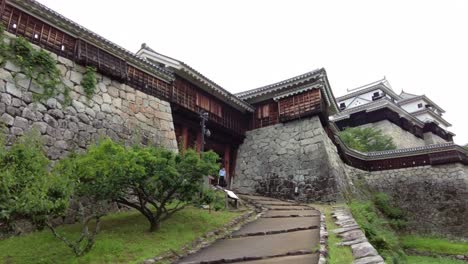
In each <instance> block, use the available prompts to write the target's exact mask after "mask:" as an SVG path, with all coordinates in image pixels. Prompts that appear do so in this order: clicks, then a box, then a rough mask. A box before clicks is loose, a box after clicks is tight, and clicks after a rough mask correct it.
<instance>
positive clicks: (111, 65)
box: [0, 0, 468, 236]
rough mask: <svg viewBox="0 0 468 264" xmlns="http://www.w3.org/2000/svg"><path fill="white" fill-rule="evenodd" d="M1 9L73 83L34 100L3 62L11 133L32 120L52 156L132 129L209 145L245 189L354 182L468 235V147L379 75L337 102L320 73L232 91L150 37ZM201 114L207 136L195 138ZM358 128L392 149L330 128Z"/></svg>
mask: <svg viewBox="0 0 468 264" xmlns="http://www.w3.org/2000/svg"><path fill="white" fill-rule="evenodd" d="M0 17H1V21H2V24H3V26H4V28H5V31H6V32H5V33H4V34H5V39H4V41H6V42H9V41H11V40H12V39H15V38H17V37H19V36H21V37H23V38H25V39H26V40H28V41H29V42H31V43H32V44H34V45H35V47H36V48H42V49H44V50H47V51H48V52H49V54H51V56H52V57H53V58H54V59H55V60H56V61H57V67H58V69H59V70H60V73H61V78H62V79H63V85H65V86H66V87H68V88H69V89H70V90H71V92H70V97H71V99H72V100H71V104H70V105H66V104H65V102H64V100H63V95H59V96H56V97H54V98H49V99H48V100H46V101H42V102H37V101H34V100H33V98H34V95H37V94H41V93H43V91H42V90H41V89H40V87H37V85H36V84H35V83H34V82H33V81H32V80H31V79H30V78H28V77H27V76H26V75H25V74H24V72H23V71H22V69H21V68H20V67H18V66H17V65H14V64H13V63H12V62H10V61H6V62H5V65H4V66H3V67H1V68H0V80H1V81H0V94H1V100H0V122H1V123H3V124H4V125H5V126H6V128H7V131H8V137H9V139H14V138H15V137H18V136H21V135H23V134H24V133H25V132H26V131H27V130H29V129H30V128H32V127H36V128H37V129H38V130H39V131H40V133H41V135H42V137H43V138H44V141H45V143H46V151H47V154H48V156H49V158H51V159H59V158H61V157H64V156H66V155H67V154H68V153H70V151H72V150H76V149H78V148H81V149H84V148H86V147H87V146H89V145H90V144H92V143H93V142H95V140H96V139H97V138H99V137H100V136H103V135H105V136H108V137H111V138H113V139H115V140H119V141H126V142H127V141H132V140H135V138H137V136H136V135H138V138H141V141H142V142H143V143H154V144H157V145H160V146H163V147H165V148H168V149H172V150H174V151H177V149H178V146H180V147H182V148H188V147H193V148H196V149H198V150H201V149H205V150H207V149H210V150H213V151H215V152H216V153H218V154H219V155H220V157H221V158H222V162H223V165H224V166H225V168H226V172H227V180H228V182H229V183H230V185H231V187H232V188H234V189H236V190H238V191H241V192H247V193H260V194H265V195H270V196H276V197H282V198H289V199H298V200H303V201H325V202H333V201H338V200H343V199H347V198H348V197H349V196H350V195H351V194H352V193H354V192H355V191H356V188H358V187H357V186H355V184H354V183H353V182H354V181H355V180H356V179H358V180H360V181H364V182H366V184H367V185H368V186H369V188H371V189H375V190H379V191H385V192H387V193H389V194H390V195H391V196H392V197H393V198H394V199H395V201H396V202H397V203H398V205H399V206H400V207H401V208H403V209H408V210H409V211H411V217H412V219H416V220H417V219H424V218H427V217H429V216H430V218H431V221H430V222H427V223H423V224H421V223H417V224H415V228H419V229H423V231H427V232H431V231H433V230H438V231H442V232H445V233H450V234H454V235H458V236H460V235H461V236H467V235H468V234H467V230H468V226H467V224H468V223H466V221H463V219H466V218H467V217H468V215H467V214H468V203H466V201H467V197H466V195H467V193H468V166H467V165H468V155H467V151H466V150H465V149H463V148H462V147H460V146H457V145H455V144H454V143H453V142H452V137H453V135H454V134H452V133H451V132H449V131H448V130H447V129H448V127H449V126H450V124H449V123H448V122H447V121H445V120H444V119H443V118H442V116H441V114H442V113H443V109H441V108H440V107H438V106H437V105H436V104H435V103H433V102H432V101H431V100H430V99H429V98H427V97H426V96H415V95H411V94H408V93H401V94H399V95H398V94H396V93H395V92H394V91H393V90H392V89H391V87H390V86H389V84H388V82H387V81H385V80H382V81H379V82H376V83H373V84H371V85H367V86H365V87H361V88H360V89H359V90H355V91H353V92H351V93H350V94H348V95H345V96H343V97H339V98H335V96H334V94H333V91H332V88H331V87H330V83H329V81H328V77H327V73H326V71H325V69H317V70H314V71H311V72H308V73H305V74H301V75H298V76H295V77H292V78H290V79H287V80H283V81H280V82H277V83H273V84H270V85H266V86H263V87H259V88H256V89H252V90H248V91H245V92H241V93H238V94H232V93H230V92H229V91H227V90H225V89H224V88H222V87H221V86H220V85H218V84H216V83H214V82H213V81H211V80H210V79H209V78H207V77H206V76H205V75H203V74H202V73H200V72H198V71H197V70H195V69H194V68H192V67H190V66H189V65H187V64H186V63H184V62H182V61H180V60H177V59H174V58H171V57H168V56H165V55H162V54H160V53H158V52H156V51H154V50H153V49H151V48H150V47H148V46H147V45H142V47H141V49H140V50H139V51H138V52H137V53H132V52H130V51H128V50H126V49H124V48H122V47H120V46H118V45H117V44H115V43H112V42H110V41H108V40H106V39H104V38H103V37H101V36H99V35H97V34H96V33H94V32H92V31H90V30H88V29H86V28H84V27H82V26H80V25H79V24H77V23H75V22H73V21H71V20H69V19H67V18H65V17H63V16H62V15H60V14H58V13H57V12H55V11H53V10H51V9H49V8H47V7H46V6H44V5H42V4H40V3H38V2H36V1H34V0H2V1H0ZM86 66H92V67H94V68H96V69H97V74H96V78H97V86H96V91H95V93H94V94H93V96H92V97H91V98H88V97H87V96H86V94H85V93H84V91H83V87H81V80H82V79H83V75H84V74H85V72H86V68H85V67H86ZM201 119H205V120H206V129H207V130H209V131H210V133H205V134H202V129H201V125H200V122H201ZM356 126H373V127H376V128H379V129H381V130H383V131H384V132H388V133H389V134H390V135H392V136H393V137H394V139H395V140H396V141H397V142H396V143H397V146H398V149H397V150H392V151H384V152H375V153H361V152H358V151H355V150H352V149H349V148H347V147H346V146H345V145H343V144H342V142H341V141H340V139H339V138H338V137H337V136H336V134H337V133H338V132H339V131H340V130H342V129H344V128H346V127H356ZM204 131H205V130H204ZM208 135H210V136H208ZM408 147H409V148H408ZM410 209H411V210H410Z"/></svg>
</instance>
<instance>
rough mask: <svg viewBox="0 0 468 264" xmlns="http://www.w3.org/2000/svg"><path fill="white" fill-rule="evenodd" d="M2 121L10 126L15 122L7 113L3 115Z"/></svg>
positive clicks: (0, 119)
mask: <svg viewBox="0 0 468 264" xmlns="http://www.w3.org/2000/svg"><path fill="white" fill-rule="evenodd" d="M0 121H1V122H2V123H4V124H6V125H8V126H12V125H13V123H14V122H15V118H14V117H12V116H11V115H9V114H7V113H3V114H2V116H1V117H0Z"/></svg>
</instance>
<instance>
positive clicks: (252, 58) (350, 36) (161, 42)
mask: <svg viewBox="0 0 468 264" xmlns="http://www.w3.org/2000/svg"><path fill="white" fill-rule="evenodd" d="M39 1H40V2H41V3H43V4H45V5H46V6H48V7H50V8H52V9H54V10H55V11H57V12H59V13H61V14H63V15H64V16H66V17H68V18H70V19H72V20H74V21H75V22H77V23H79V24H81V25H83V26H85V27H87V28H88V29H90V30H92V31H94V32H96V33H98V34H100V35H102V36H103V37H105V38H107V39H109V40H111V41H113V42H115V43H116V44H118V45H120V46H122V47H124V48H126V49H128V50H130V51H133V52H136V51H137V50H138V49H139V48H140V45H141V43H143V42H145V43H147V44H148V45H149V46H150V47H151V48H153V49H154V50H156V51H158V52H160V53H162V54H165V55H168V56H170V57H173V58H175V59H178V60H181V61H184V62H185V63H187V64H189V65H190V66H192V67H193V68H195V69H197V70H198V71H200V72H201V73H203V74H204V75H205V76H207V77H208V78H210V79H211V80H213V81H215V82H216V83H218V84H219V85H221V86H222V87H224V88H225V89H227V90H229V91H230V92H233V93H235V92H240V91H244V90H248V89H252V88H256V87H258V86H263V85H267V84H270V83H273V82H277V81H281V80H283V79H286V78H289V77H292V76H295V75H299V74H302V73H305V72H308V71H311V70H314V69H316V68H321V67H324V68H325V69H326V70H327V73H328V78H329V80H330V83H331V86H332V89H333V92H334V94H335V96H340V95H343V94H345V93H346V89H347V88H354V87H357V86H360V85H364V84H367V83H370V82H373V81H376V80H378V79H381V78H383V77H384V76H386V78H387V80H389V81H390V83H391V85H392V87H393V89H394V90H395V91H396V92H397V93H399V92H400V91H401V90H402V89H403V90H405V91H407V92H410V93H415V94H426V95H427V96H428V97H429V98H431V99H432V100H433V101H434V102H435V103H437V104H438V105H439V106H441V107H442V108H444V109H445V110H446V111H447V112H446V113H445V114H444V117H445V118H446V120H447V121H449V122H450V123H452V125H453V126H452V127H451V128H450V129H449V130H450V131H452V132H454V133H455V134H457V136H456V137H455V142H456V143H458V144H465V143H468V122H467V120H468V118H467V116H468V90H467V88H468V87H467V80H466V77H467V75H468V15H467V14H468V1H464V0H460V1H427V0H425V1H395V0H393V1H376V0H369V1H348V0H344V1H293V0H290V1H272V0H268V1H267V0H265V1H254V0H245V1H244V0H235V1H220V0H212V1H200V0H197V1H193V0H192V1H189V0H187V1H179V0H171V1H168V0H165V1H155V0H151V1H149V0H147V1H143V0H133V1H123V0H113V1H111V0H93V1H91V0H80V1H64V0H39Z"/></svg>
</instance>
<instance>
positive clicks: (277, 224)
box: [232, 216, 320, 237]
mask: <svg viewBox="0 0 468 264" xmlns="http://www.w3.org/2000/svg"><path fill="white" fill-rule="evenodd" d="M319 226H320V217H318V216H317V217H290V218H259V219H258V220H257V221H254V222H251V223H248V224H246V225H245V226H243V227H242V228H241V229H240V230H238V231H236V232H234V233H233V234H232V235H233V236H234V237H235V236H245V235H262V234H263V235H265V234H267V233H268V232H269V233H270V234H271V233H277V232H283V233H284V232H288V231H297V230H300V229H313V228H314V227H315V228H318V227H319Z"/></svg>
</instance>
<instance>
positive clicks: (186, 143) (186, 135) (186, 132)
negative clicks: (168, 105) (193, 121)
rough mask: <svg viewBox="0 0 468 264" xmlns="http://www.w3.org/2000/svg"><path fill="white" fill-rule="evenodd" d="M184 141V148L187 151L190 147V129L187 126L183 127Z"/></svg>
mask: <svg viewBox="0 0 468 264" xmlns="http://www.w3.org/2000/svg"><path fill="white" fill-rule="evenodd" d="M182 140H183V141H182V142H183V143H182V148H183V149H184V150H186V149H187V147H188V127H186V126H183V127H182Z"/></svg>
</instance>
